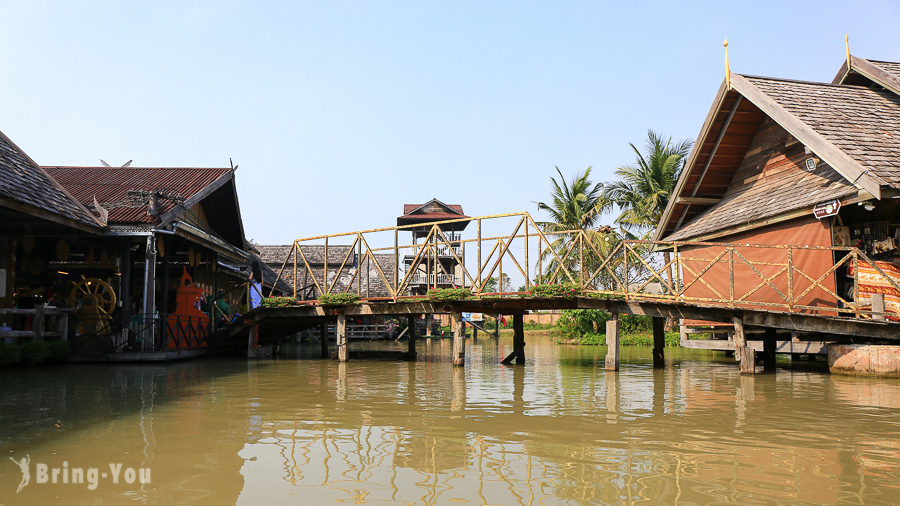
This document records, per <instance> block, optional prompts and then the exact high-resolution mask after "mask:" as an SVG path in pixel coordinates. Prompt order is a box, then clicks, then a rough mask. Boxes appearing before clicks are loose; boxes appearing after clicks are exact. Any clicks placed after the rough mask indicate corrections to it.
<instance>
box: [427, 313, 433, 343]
mask: <svg viewBox="0 0 900 506" xmlns="http://www.w3.org/2000/svg"><path fill="white" fill-rule="evenodd" d="M432 325H434V315H433V314H427V315H425V335H426V336H428V337H431V336H433V335H434V333H433V332H432V331H431V326H432Z"/></svg>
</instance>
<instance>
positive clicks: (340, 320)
mask: <svg viewBox="0 0 900 506" xmlns="http://www.w3.org/2000/svg"><path fill="white" fill-rule="evenodd" d="M335 340H336V341H337V349H338V360H339V361H341V362H346V361H347V359H349V358H350V348H349V344H350V342H349V341H348V340H347V315H343V314H340V315H338V317H337V325H336V326H335Z"/></svg>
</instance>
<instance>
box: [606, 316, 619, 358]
mask: <svg viewBox="0 0 900 506" xmlns="http://www.w3.org/2000/svg"><path fill="white" fill-rule="evenodd" d="M606 347H607V350H606V364H605V367H606V370H607V371H618V370H619V315H618V314H617V313H613V314H612V317H611V318H610V319H609V321H607V322H606Z"/></svg>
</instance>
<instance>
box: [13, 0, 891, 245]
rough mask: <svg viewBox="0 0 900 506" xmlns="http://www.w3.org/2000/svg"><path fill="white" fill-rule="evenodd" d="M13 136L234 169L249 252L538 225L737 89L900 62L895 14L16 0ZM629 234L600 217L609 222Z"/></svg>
mask: <svg viewBox="0 0 900 506" xmlns="http://www.w3.org/2000/svg"><path fill="white" fill-rule="evenodd" d="M0 19H3V20H4V23H3V25H4V29H3V30H2V31H0V63H2V67H0V131H3V132H4V133H5V134H6V135H7V136H9V137H10V138H11V139H12V140H13V141H14V142H15V143H17V144H18V145H19V146H20V147H21V148H22V149H23V150H25V152H26V153H28V154H29V155H30V156H31V157H32V158H33V159H35V160H36V161H37V162H38V163H39V164H42V165H87V166H96V165H99V163H100V162H99V160H100V159H101V158H102V159H103V160H105V161H107V162H109V163H110V164H112V165H121V164H123V163H125V162H127V161H128V160H134V162H133V165H134V166H143V167H227V166H229V159H232V160H233V161H234V163H235V164H237V165H239V168H238V170H237V176H236V180H237V186H238V196H239V200H240V207H241V213H242V215H243V220H244V229H245V232H246V235H247V238H248V239H252V240H254V241H255V242H257V243H259V244H284V243H289V242H290V241H292V240H294V239H300V238H305V237H311V236H317V235H322V234H333V233H339V232H351V231H356V230H364V229H371V228H380V227H389V226H393V225H395V224H396V217H397V216H399V215H400V214H402V209H403V207H402V206H403V204H405V203H424V202H426V201H428V200H430V199H432V198H437V199H439V200H441V201H443V202H445V203H448V204H461V205H462V206H463V210H464V211H465V212H466V214H468V215H469V216H485V215H491V214H498V213H508V212H521V211H528V212H530V213H532V214H533V215H534V216H535V218H536V219H544V218H546V217H545V216H542V215H541V213H538V212H537V206H536V202H538V201H546V200H549V198H550V177H551V176H554V175H556V172H555V168H554V167H557V166H558V167H559V169H560V170H561V171H562V173H563V174H564V175H565V176H566V178H567V179H568V178H571V177H572V176H573V175H575V174H576V173H580V172H583V171H584V169H586V168H587V167H589V166H590V167H593V171H592V173H591V176H592V180H593V181H595V182H603V181H610V180H612V179H613V173H614V170H615V169H616V168H617V167H619V166H622V165H625V164H629V163H632V162H633V161H634V153H633V151H632V150H631V147H630V146H629V143H634V144H635V145H637V146H638V147H641V146H643V143H644V140H645V139H646V132H647V130H648V129H651V128H652V129H654V130H656V131H657V132H660V133H662V134H663V135H665V136H672V137H673V138H674V139H690V140H694V139H695V138H696V136H697V135H698V133H699V131H700V127H701V125H702V122H703V120H704V118H705V117H706V115H707V113H708V111H709V108H710V107H711V105H712V102H713V99H714V98H715V94H716V91H717V90H718V88H719V86H720V85H721V83H722V81H723V79H724V48H723V47H722V42H723V40H724V39H725V38H726V37H727V38H728V41H729V52H730V62H731V70H732V71H733V72H737V73H741V74H750V75H763V76H772V77H783V78H791V79H801V80H809V81H826V82H830V81H831V80H832V78H833V77H834V75H835V74H836V73H837V71H838V69H839V67H840V65H841V63H842V62H843V61H844V59H845V48H844V35H845V34H846V35H849V37H850V49H851V52H852V53H853V54H854V55H856V56H861V57H864V58H869V59H874V60H889V61H900V30H897V26H898V24H900V1H897V0H886V1H865V0H862V1H855V2H846V1H829V0H819V1H797V2H784V1H778V2H772V1H755V2H741V1H732V2H721V1H718V2H655V1H643V2H622V1H616V2H607V1H590V2H589V1H584V2H569V1H554V2H549V1H548V2H531V1H518V2H506V1H490V2H488V1H477V2H468V1H454V2H436V1H432V2H413V1H408V2H394V1H378V2H375V1H359V2H351V1H343V0H330V1H326V2H306V1H292V2H265V1H254V2H240V1H212V0H209V1H191V0H178V1H166V0H156V1H152V2H150V1H139V0H134V1H128V2H121V1H106V2H104V1H90V0H80V1H43V0H0ZM613 219H614V216H606V217H605V218H604V222H606V223H610V222H612V220H613Z"/></svg>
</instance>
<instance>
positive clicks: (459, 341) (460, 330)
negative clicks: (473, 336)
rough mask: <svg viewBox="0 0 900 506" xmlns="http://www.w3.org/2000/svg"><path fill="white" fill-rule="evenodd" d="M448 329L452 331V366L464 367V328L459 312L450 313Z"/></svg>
mask: <svg viewBox="0 0 900 506" xmlns="http://www.w3.org/2000/svg"><path fill="white" fill-rule="evenodd" d="M450 328H452V329H453V365H459V366H462V365H466V328H465V327H463V321H462V313H461V312H459V311H454V312H452V313H450Z"/></svg>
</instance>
